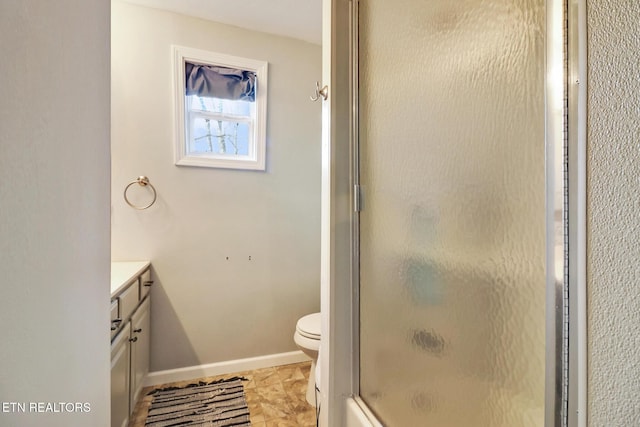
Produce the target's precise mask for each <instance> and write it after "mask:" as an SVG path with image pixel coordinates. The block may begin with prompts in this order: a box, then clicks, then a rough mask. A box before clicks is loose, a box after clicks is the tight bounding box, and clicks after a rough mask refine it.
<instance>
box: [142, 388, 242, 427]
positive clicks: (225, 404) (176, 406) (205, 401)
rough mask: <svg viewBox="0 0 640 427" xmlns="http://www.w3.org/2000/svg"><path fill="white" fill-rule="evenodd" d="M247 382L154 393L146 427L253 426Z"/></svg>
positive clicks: (168, 389)
mask: <svg viewBox="0 0 640 427" xmlns="http://www.w3.org/2000/svg"><path fill="white" fill-rule="evenodd" d="M243 380H244V378H241V377H233V378H229V379H224V380H219V381H214V382H211V383H203V382H200V383H197V384H190V385H188V386H185V387H169V388H165V389H158V390H153V391H152V392H151V393H149V394H153V400H152V401H151V406H150V407H149V414H148V415H147V420H146V422H145V426H147V427H170V426H208V427H223V426H250V425H251V423H250V422H249V408H248V407H247V401H246V399H245V395H244V387H243V386H242V381H243Z"/></svg>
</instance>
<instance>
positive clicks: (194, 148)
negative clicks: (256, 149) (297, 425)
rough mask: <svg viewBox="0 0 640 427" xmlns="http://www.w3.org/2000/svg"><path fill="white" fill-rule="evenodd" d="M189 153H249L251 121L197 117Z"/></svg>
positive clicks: (244, 154)
mask: <svg viewBox="0 0 640 427" xmlns="http://www.w3.org/2000/svg"><path fill="white" fill-rule="evenodd" d="M191 129H192V131H191V138H190V141H189V154H192V155H194V154H195V155H198V154H205V155H206V154H215V155H232V156H235V155H241V156H248V155H249V133H250V128H249V123H247V122H236V121H224V120H216V119H208V118H205V117H196V118H195V119H194V120H193V125H192V128H191Z"/></svg>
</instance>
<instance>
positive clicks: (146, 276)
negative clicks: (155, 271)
mask: <svg viewBox="0 0 640 427" xmlns="http://www.w3.org/2000/svg"><path fill="white" fill-rule="evenodd" d="M152 285H153V280H152V279H151V270H150V269H149V270H146V271H145V272H144V273H142V274H141V275H140V300H143V299H144V297H145V296H147V294H148V293H149V291H150V290H151V286H152Z"/></svg>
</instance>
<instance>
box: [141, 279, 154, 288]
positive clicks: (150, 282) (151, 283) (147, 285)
mask: <svg viewBox="0 0 640 427" xmlns="http://www.w3.org/2000/svg"><path fill="white" fill-rule="evenodd" d="M142 285H143V286H146V287H149V286H151V285H153V280H148V281H146V282H144V283H143V284H142Z"/></svg>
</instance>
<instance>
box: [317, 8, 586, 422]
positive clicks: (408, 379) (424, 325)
mask: <svg viewBox="0 0 640 427" xmlns="http://www.w3.org/2000/svg"><path fill="white" fill-rule="evenodd" d="M350 3H351V9H350V12H351V14H350V16H351V25H350V28H351V33H350V37H349V38H350V43H351V46H350V52H351V56H350V58H351V65H352V68H351V70H350V73H349V74H350V78H351V84H350V87H351V98H350V99H351V105H352V106H353V114H352V120H351V130H350V140H351V141H352V143H351V153H350V154H351V164H350V166H349V169H350V176H351V184H350V185H352V189H351V190H350V192H351V193H352V196H353V202H352V206H351V207H352V208H353V211H354V212H355V213H353V214H352V215H351V224H352V239H351V242H350V244H351V247H352V249H353V257H352V264H351V268H350V271H351V283H352V286H353V289H354V295H355V298H354V304H353V307H352V310H353V325H354V330H353V332H354V333H353V343H354V345H353V351H354V353H355V354H356V358H355V359H354V361H353V368H352V370H353V371H354V372H355V375H354V378H355V382H354V383H353V384H352V392H353V394H354V395H355V396H356V400H357V402H358V404H359V405H360V406H361V407H362V408H363V409H364V410H365V412H366V413H368V414H369V421H370V422H373V423H374V424H375V423H381V424H382V425H385V426H399V427H401V426H422V425H424V426H429V425H433V426H453V427H455V426H488V427H514V426H543V425H547V426H552V425H555V426H564V425H576V424H568V419H569V417H568V412H569V411H570V410H571V409H573V407H571V408H570V403H569V402H570V398H569V392H568V390H569V382H570V375H569V354H568V347H569V340H570V339H573V338H571V337H570V332H569V328H568V325H569V312H568V305H569V294H568V288H569V286H570V277H569V263H568V261H569V258H570V253H569V250H568V246H569V241H570V240H571V239H572V238H573V237H572V235H571V233H572V232H573V233H575V231H572V230H571V229H570V227H569V224H570V222H569V217H570V213H571V212H573V208H572V206H573V205H575V203H576V202H575V200H573V199H572V198H570V197H569V194H570V188H569V181H570V177H571V174H572V173H575V172H573V171H572V170H570V168H569V167H568V166H569V164H570V162H571V159H572V158H573V157H575V152H574V151H572V150H575V149H573V148H571V140H570V137H569V135H570V132H569V130H570V129H569V128H568V120H567V118H568V117H569V114H570V111H569V110H570V108H571V105H570V104H571V103H570V102H569V101H570V98H571V93H570V91H571V90H572V89H571V87H570V85H569V84H568V79H569V78H570V77H571V76H570V74H571V73H572V69H570V68H567V66H566V64H568V63H569V59H570V57H571V55H572V53H571V50H570V49H571V47H570V46H569V44H568V40H569V39H570V34H569V31H572V28H573V27H572V26H570V25H568V22H569V21H570V19H569V17H570V15H571V14H572V13H575V11H573V10H572V9H571V6H570V3H569V2H563V1H544V0H489V1H487V0H461V1H450V0H429V1H417V0H398V1H389V0H359V1H355V0H353V1H352V2H350ZM335 10H336V9H335V8H334V10H333V12H335ZM333 25H334V26H335V25H339V23H336V22H335V16H334V23H333ZM338 35H339V33H338ZM332 49H333V50H334V55H335V50H336V47H335V45H333V46H332ZM333 59H334V61H335V56H334V57H333ZM332 72H333V73H334V74H335V73H336V72H335V71H332ZM334 74H332V76H333V75H334ZM333 83H334V85H339V84H340V81H338V80H335V81H334V82H333ZM576 83H577V82H576ZM336 102H337V101H336ZM336 105H338V104H332V106H331V107H330V108H335V107H336ZM333 117H337V116H333ZM571 134H572V133H571ZM334 167H336V168H340V167H341V166H340V165H339V164H338V165H337V166H334ZM575 182H577V179H576V180H575ZM334 197H335V196H334ZM574 268H575V267H574ZM333 298H334V300H336V297H333ZM572 315H574V316H575V314H572ZM326 326H327V325H325V327H326ZM329 326H330V325H329ZM336 363H338V366H337V367H336V368H335V369H337V370H339V369H340V365H339V362H336ZM331 386H332V384H330V387H331ZM336 387H337V386H336ZM572 398H573V396H572ZM363 425H364V424H363Z"/></svg>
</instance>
